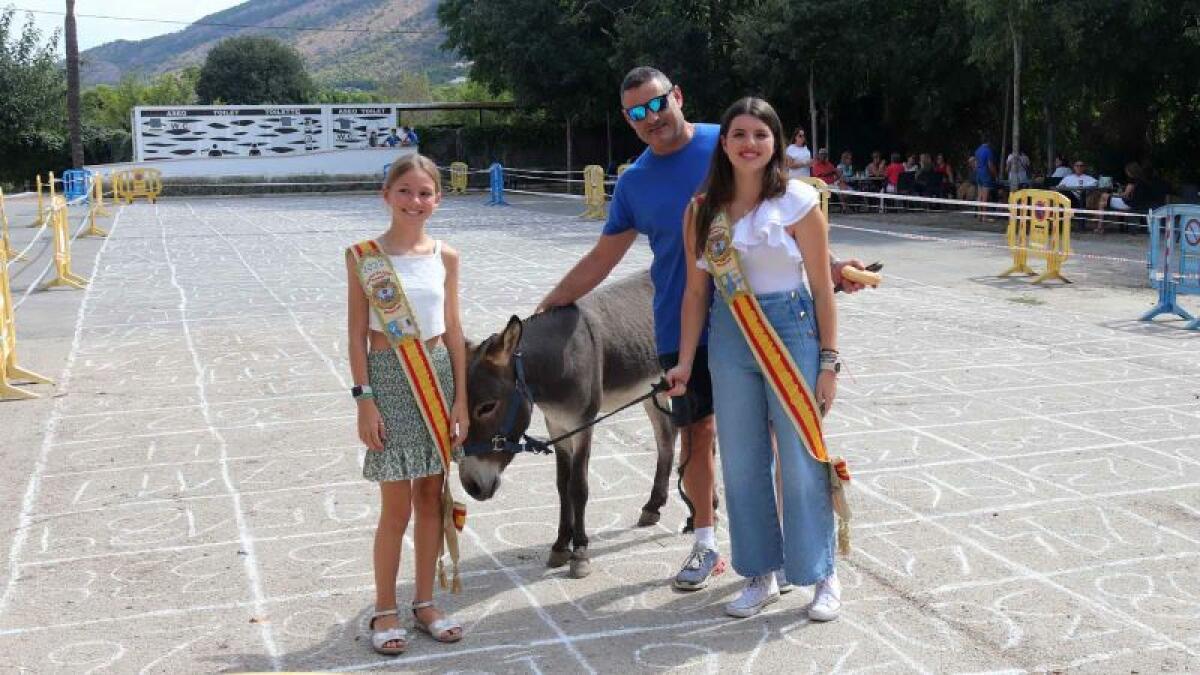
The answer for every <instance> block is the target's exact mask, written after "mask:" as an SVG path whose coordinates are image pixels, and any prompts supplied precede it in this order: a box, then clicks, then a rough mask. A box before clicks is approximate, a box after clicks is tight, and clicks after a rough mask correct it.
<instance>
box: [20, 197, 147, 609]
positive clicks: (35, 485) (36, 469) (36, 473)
mask: <svg viewBox="0 0 1200 675" xmlns="http://www.w3.org/2000/svg"><path fill="white" fill-rule="evenodd" d="M124 212H125V209H124V207H122V208H121V209H119V210H118V211H117V215H116V216H115V217H114V218H113V224H112V228H111V229H110V231H109V235H108V237H106V238H105V239H104V242H103V243H101V244H100V249H99V250H98V251H97V252H96V258H95V260H94V261H93V263H92V283H90V284H88V285H87V287H86V288H85V289H84V291H83V299H82V300H81V301H80V302H79V310H78V311H77V312H76V313H75V330H74V335H73V337H72V338H71V350H70V352H68V353H67V363H66V365H65V366H63V372H62V375H61V376H60V377H59V380H58V390H59V391H60V392H67V391H68V387H69V385H70V383H71V369H72V367H73V366H74V365H75V359H76V357H77V355H78V353H79V344H80V336H81V335H82V334H83V321H84V317H85V316H86V314H87V308H88V303H89V301H90V300H91V297H92V292H93V289H94V288H95V287H96V278H95V277H96V276H98V274H99V273H100V269H101V268H100V262H101V260H103V258H104V253H105V251H106V250H107V249H108V244H109V242H111V241H112V240H113V237H114V235H115V233H116V231H117V227H118V226H119V225H120V220H121V214H122V213H124ZM65 401H66V397H63V396H60V397H59V398H58V399H57V400H56V401H55V402H54V407H53V408H52V409H51V410H50V419H49V420H48V421H47V422H46V433H45V436H43V437H42V447H41V449H40V450H39V451H38V456H37V460H36V461H35V462H34V465H33V473H32V474H31V475H30V476H29V482H28V483H27V484H26V486H25V496H24V497H23V498H22V500H21V511H20V515H19V516H18V517H17V528H16V531H15V532H14V533H13V538H12V541H11V542H10V543H9V547H8V579H7V580H6V581H5V584H4V592H3V594H0V615H3V614H4V612H5V611H7V610H8V603H9V600H10V599H11V597H12V592H13V588H14V587H15V586H16V583H17V578H18V577H19V576H20V573H21V572H20V560H21V554H22V552H23V551H24V548H25V542H26V540H27V539H28V538H29V530H30V527H31V526H32V522H33V518H32V516H33V508H34V505H35V503H36V502H37V498H38V491H39V489H40V487H41V480H42V475H43V474H44V473H45V471H46V463H47V460H48V459H49V456H50V449H51V447H53V445H54V435H55V434H56V433H57V432H58V425H59V421H60V420H61V417H60V416H61V413H62V409H63V405H64V403H65Z"/></svg>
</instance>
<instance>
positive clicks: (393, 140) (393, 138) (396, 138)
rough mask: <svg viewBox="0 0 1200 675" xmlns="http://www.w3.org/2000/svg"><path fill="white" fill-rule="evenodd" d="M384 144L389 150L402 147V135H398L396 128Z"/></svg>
mask: <svg viewBox="0 0 1200 675" xmlns="http://www.w3.org/2000/svg"><path fill="white" fill-rule="evenodd" d="M383 143H384V145H386V146H388V147H389V148H394V147H396V146H397V145H400V135H399V134H398V133H396V129H395V128H393V129H392V131H391V133H389V134H388V137H387V138H385V139H383Z"/></svg>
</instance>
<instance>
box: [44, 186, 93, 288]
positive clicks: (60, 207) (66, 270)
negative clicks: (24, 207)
mask: <svg viewBox="0 0 1200 675" xmlns="http://www.w3.org/2000/svg"><path fill="white" fill-rule="evenodd" d="M53 199H54V201H53V204H52V205H51V207H50V210H51V214H50V225H51V228H52V229H53V230H54V270H55V272H56V273H57V276H56V277H55V278H54V279H51V280H50V281H49V282H47V283H46V288H54V287H55V286H67V287H69V288H83V287H84V286H86V285H87V283H88V280H87V279H85V278H84V277H81V276H79V275H78V274H75V273H74V272H72V271H71V232H70V221H69V219H68V218H67V200H65V199H63V198H62V197H54V198H53Z"/></svg>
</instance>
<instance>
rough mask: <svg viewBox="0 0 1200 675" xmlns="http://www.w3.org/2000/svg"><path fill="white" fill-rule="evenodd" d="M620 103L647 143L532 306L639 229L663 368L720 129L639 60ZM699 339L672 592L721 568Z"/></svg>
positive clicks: (598, 270) (576, 291)
mask: <svg viewBox="0 0 1200 675" xmlns="http://www.w3.org/2000/svg"><path fill="white" fill-rule="evenodd" d="M621 108H622V114H623V115H624V117H625V121H626V122H628V123H629V126H630V127H632V128H633V131H634V133H636V134H637V136H638V138H640V139H641V140H642V142H644V143H645V144H646V145H647V146H648V147H647V148H646V150H645V151H644V152H642V154H641V156H639V157H638V158H637V160H636V161H635V162H634V163H633V165H632V166H630V167H629V168H628V169H627V170H626V171H625V173H623V174H621V177H620V179H618V180H617V187H616V190H615V191H614V193H613V199H612V205H611V206H610V208H609V211H608V222H606V223H605V224H604V231H603V233H602V234H601V235H600V239H599V240H598V241H597V242H596V245H595V246H593V247H592V250H591V251H589V252H588V253H587V255H585V256H584V257H583V259H582V260H580V261H579V262H578V263H576V264H575V266H574V267H573V268H571V271H570V272H568V273H567V275H566V276H565V277H563V279H562V280H561V281H559V283H558V285H557V286H555V287H554V290H552V291H550V293H549V294H547V295H546V297H545V298H544V299H542V302H541V304H539V305H538V311H543V310H545V309H548V308H550V307H559V306H562V305H569V304H571V303H572V302H575V301H576V300H578V299H579V298H580V297H582V296H584V295H586V294H587V293H588V292H589V291H591V290H592V289H593V288H595V287H596V286H597V285H598V284H599V283H600V282H601V281H604V279H605V278H607V277H608V275H609V273H610V272H612V270H613V268H614V267H616V266H617V263H619V262H621V258H623V257H624V256H625V252H626V251H628V250H629V247H630V246H632V245H633V242H634V241H635V240H636V239H637V236H638V234H639V233H640V234H645V235H646V236H647V237H648V238H649V239H650V250H651V251H653V253H654V262H653V263H651V265H650V278H651V280H652V281H653V282H654V334H655V341H656V343H657V347H658V360H659V363H660V364H661V365H662V367H663V369H664V370H667V369H670V368H672V367H674V366H675V364H676V362H678V360H679V331H680V320H679V317H680V310H681V307H682V304H683V290H684V287H685V286H686V284H687V270H686V269H685V266H686V262H685V260H686V256H685V255H684V250H683V212H684V209H685V208H687V204H688V201H689V200H690V199H691V198H692V195H693V194H695V193H696V192H697V190H699V188H700V186H701V184H702V183H703V182H704V178H705V176H706V175H707V174H708V166H709V163H710V162H711V160H712V155H713V151H714V150H715V149H716V147H717V144H718V139H719V136H720V128H719V127H718V126H717V125H715V124H692V123H691V122H688V121H687V120H686V119H685V118H684V116H683V91H682V90H680V88H679V87H677V86H674V85H672V84H671V81H670V80H668V79H667V76H666V75H664V74H663V73H662V72H660V71H658V70H656V69H654V68H650V67H647V66H639V67H637V68H634V69H633V70H631V71H629V73H628V74H626V75H625V79H624V81H622V83H621ZM847 264H850V265H853V266H855V267H859V268H861V267H862V263H861V262H860V261H857V260H850V261H846V262H844V263H843V262H834V263H833V270H834V277H833V281H834V283H835V284H836V283H842V284H843V287H844V288H845V289H846V290H849V291H856V290H858V289H860V288H862V286H860V285H855V284H852V283H850V282H848V281H846V282H843V280H842V278H841V269H842V267H843V266H844V265H847ZM707 342H708V335H707V331H706V332H705V334H704V335H701V337H700V347H699V349H697V350H696V358H695V362H694V365H693V367H692V377H691V380H690V381H689V382H688V388H687V393H685V394H684V395H683V396H679V397H675V398H672V400H671V413H672V417H673V418H674V421H675V424H676V425H677V426H678V427H679V428H680V434H681V437H682V448H681V452H680V458H679V463H680V466H681V467H686V469H684V472H683V486H684V492H685V494H687V495H688V499H689V501H690V502H691V505H692V509H693V525H694V528H695V534H696V543H695V545H694V546H693V548H692V552H691V554H690V555H689V556H688V558H687V560H686V561H684V564H683V569H681V570H680V571H679V573H678V574H677V575H676V576H675V580H674V585H675V587H676V588H679V589H681V590H698V589H701V588H704V587H705V586H707V585H708V581H709V579H710V577H711V576H713V575H714V574H720V573H721V572H722V571H723V570H724V568H725V565H724V562H723V561H722V560H721V555H720V553H719V552H718V551H717V544H716V535H715V532H714V530H713V521H714V514H713V492H714V489H715V482H716V481H715V461H714V460H715V458H714V457H713V451H714V448H715V442H714V439H715V436H716V426H715V424H714V422H713V401H712V379H711V376H710V375H709V372H708V355H707V350H706V346H705V345H706V344H707Z"/></svg>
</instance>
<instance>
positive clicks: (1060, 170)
mask: <svg viewBox="0 0 1200 675" xmlns="http://www.w3.org/2000/svg"><path fill="white" fill-rule="evenodd" d="M1070 175H1071V167H1069V166H1067V160H1066V158H1065V157H1063V156H1062V155H1055V156H1054V172H1053V173H1051V174H1050V177H1051V178H1066V177H1067V176H1070Z"/></svg>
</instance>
